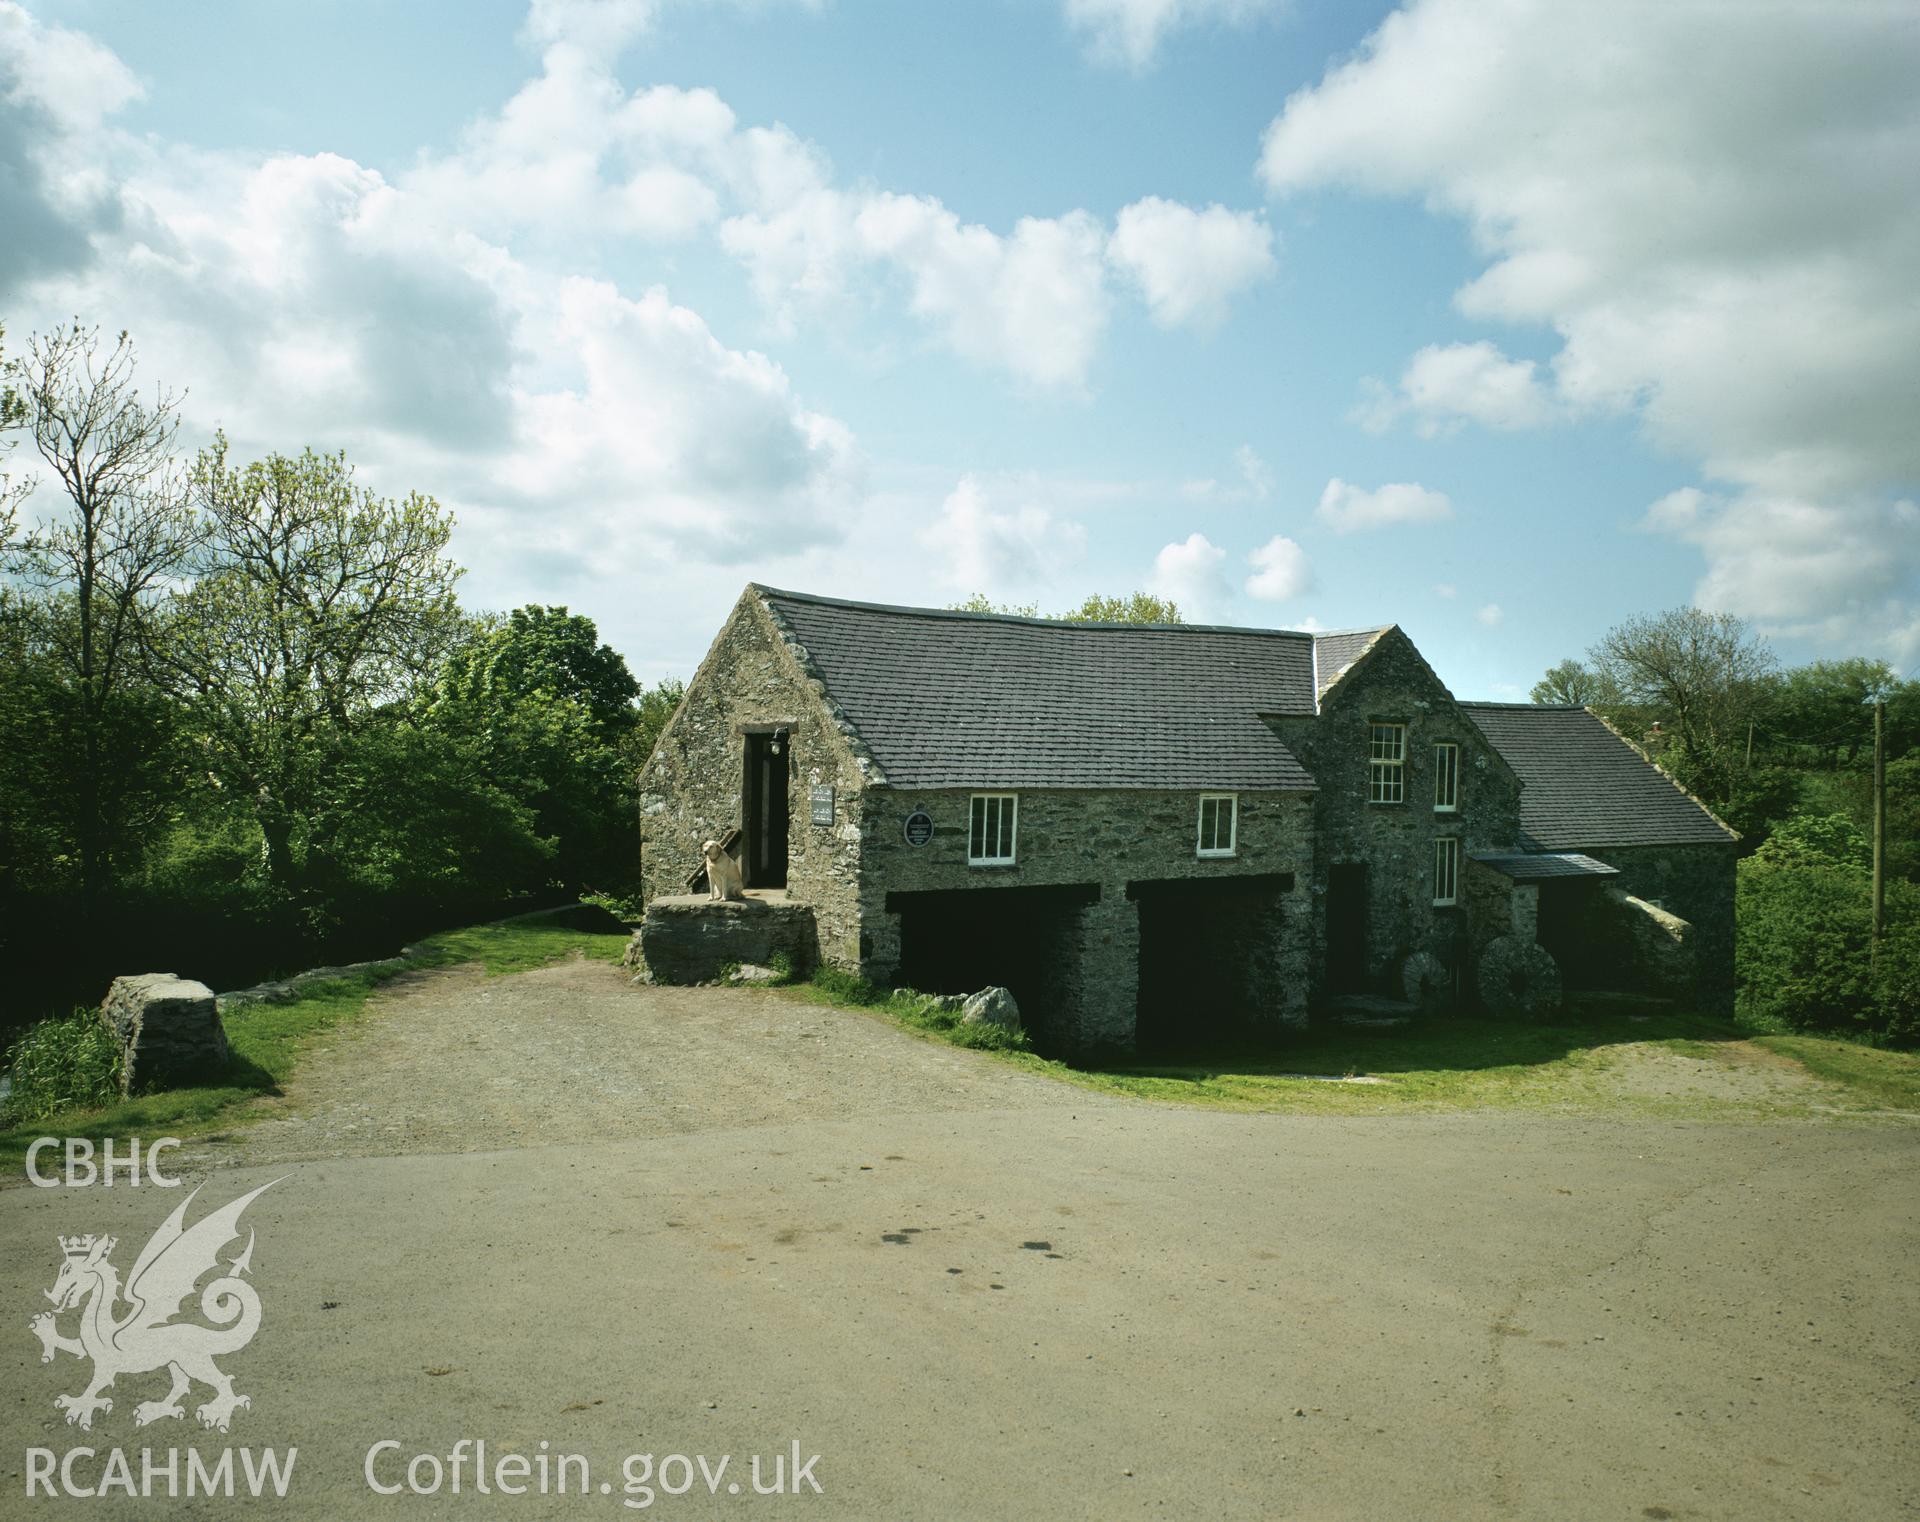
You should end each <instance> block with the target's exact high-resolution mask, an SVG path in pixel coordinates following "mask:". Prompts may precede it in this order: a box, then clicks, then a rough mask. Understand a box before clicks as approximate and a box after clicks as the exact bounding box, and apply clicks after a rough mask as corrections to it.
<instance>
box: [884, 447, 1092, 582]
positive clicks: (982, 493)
mask: <svg viewBox="0 0 1920 1522" xmlns="http://www.w3.org/2000/svg"><path fill="white" fill-rule="evenodd" d="M920 539H921V542H922V543H923V544H925V545H926V546H927V547H928V548H929V549H931V550H933V551H934V552H935V553H936V554H937V555H938V556H939V557H940V567H939V575H940V576H941V577H942V578H943V579H944V580H945V581H946V583H947V585H949V586H950V587H952V588H953V589H954V590H955V591H958V592H966V593H973V592H986V593H990V594H995V595H999V594H1004V593H1006V592H1008V591H1009V590H1013V589H1021V590H1024V589H1027V588H1031V587H1035V586H1039V585H1043V584H1045V583H1047V582H1049V581H1050V580H1051V579H1052V578H1053V577H1054V575H1055V574H1056V573H1057V572H1058V571H1059V570H1060V569H1061V568H1062V567H1063V566H1065V565H1068V564H1071V563H1072V562H1074V561H1076V560H1078V559H1079V558H1080V556H1081V555H1082V553H1083V552H1084V551H1085V549H1086V542H1087V535H1086V530H1085V529H1084V528H1083V527H1081V525H1080V524H1078V523H1076V522H1074V521H1073V520H1071V519H1066V518H1061V517H1059V516H1058V515H1057V514H1055V513H1054V512H1053V511H1052V509H1050V508H1046V507H1042V506H1039V505H1037V504H1034V503H1026V504H1022V505H1020V506H1017V507H1011V508H1001V507H996V506H994V505H993V502H992V500H991V498H990V496H989V493H988V490H987V488H986V487H985V486H984V485H983V484H982V483H981V482H980V481H979V480H978V479H977V478H976V477H974V476H965V477H962V479H961V481H960V483H959V484H958V485H957V486H955V487H954V489H953V490H952V491H951V492H950V493H948V495H947V498H946V500H945V501H944V502H942V503H941V504H940V512H939V514H938V516H937V517H936V518H935V519H934V521H933V522H932V523H931V524H929V525H928V526H927V528H926V529H925V530H923V531H922V533H921V535H920Z"/></svg>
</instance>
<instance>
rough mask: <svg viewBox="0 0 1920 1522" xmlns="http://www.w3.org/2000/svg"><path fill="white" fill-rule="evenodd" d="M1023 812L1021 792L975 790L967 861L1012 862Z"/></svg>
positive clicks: (989, 864) (984, 864)
mask: <svg viewBox="0 0 1920 1522" xmlns="http://www.w3.org/2000/svg"><path fill="white" fill-rule="evenodd" d="M1019 816H1020V797H1019V794H1017V793H975V794H974V795H973V808H972V812H971V817H970V819H969V821H968V825H967V865H968V866H970V867H1005V866H1011V865H1012V864H1013V859H1014V856H1013V852H1014V845H1015V836H1016V834H1017V832H1018V827H1019Z"/></svg>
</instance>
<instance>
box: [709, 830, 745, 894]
mask: <svg viewBox="0 0 1920 1522" xmlns="http://www.w3.org/2000/svg"><path fill="white" fill-rule="evenodd" d="M700 854H701V855H702V856H704V857H706V859H707V897H708V898H710V899H717V898H745V897H746V896H747V885H746V882H745V880H744V879H742V878H741V876H740V864H739V863H738V862H736V861H735V860H734V859H733V858H732V857H731V856H729V855H727V853H726V852H725V851H723V850H721V849H720V842H719V841H717V840H709V841H708V842H707V843H706V844H705V845H703V846H701V847H700Z"/></svg>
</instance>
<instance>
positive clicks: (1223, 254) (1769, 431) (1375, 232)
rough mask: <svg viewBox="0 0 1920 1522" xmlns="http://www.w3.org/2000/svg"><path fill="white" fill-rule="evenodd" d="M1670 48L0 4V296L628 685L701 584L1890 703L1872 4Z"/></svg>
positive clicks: (659, 653) (1199, 3) (1083, 14)
mask: <svg viewBox="0 0 1920 1522" xmlns="http://www.w3.org/2000/svg"><path fill="white" fill-rule="evenodd" d="M1903 10H1904V14H1903ZM1725 14H1726V13H1725V10H1724V8H1722V7H1718V6H1715V5H1712V4H1690V3H1686V0H1676V3H1672V4H1663V5H1659V6H1651V5H1650V6H1647V7H1644V8H1640V9H1635V8H1633V7H1622V6H1619V5H1618V4H1611V5H1598V4H1596V5H1584V4H1569V3H1555V4H1544V3H1529V0H1415V3H1413V4H1410V5H1409V6H1406V7H1404V8H1401V9H1398V10H1396V9H1394V8H1391V7H1385V6H1365V5H1348V4H1324V3H1323V4H1314V3H1308V0H1298V3H1295V4H1292V5H1283V4H1277V3H1270V0H980V3H968V4H962V3H956V4H952V5H941V6H934V5H917V4H915V5H901V4H898V3H883V0H820V3H814V4H808V3H802V0H740V3H733V0H535V3H534V4H533V5H531V7H529V6H528V5H526V4H508V3H496V0H460V3H447V4H440V5H432V4H417V5H410V6H405V7H396V6H390V5H386V4H376V3H371V0H368V3H358V0H354V3H349V0H309V3H307V4H303V5H299V6H295V5H292V4H282V3H274V4H264V3H258V0H255V3H247V4H240V3H228V4H214V3H201V4H196V5H195V6H192V7H163V6H154V5H152V4H150V3H148V0H39V3H35V4H32V5H29V6H27V7H25V8H22V7H20V6H17V5H14V4H12V3H10V0H0V227H3V226H4V224H5V223H11V224H12V228H13V232H12V234H11V235H8V234H6V233H5V232H4V231H0V320H4V321H5V323H6V326H7V329H8V336H9V338H8V341H9V345H10V346H14V345H17V343H18V342H19V340H20V339H22V338H23V337H24V336H25V334H26V333H27V332H29V331H31V330H33V329H35V328H38V327H45V326H46V325H48V324H49V323H51V322H54V321H57V320H59V318H60V317H61V316H63V315H65V314H68V313H73V312H78V313H79V314H81V315H82V316H83V317H84V318H86V319H88V320H90V321H97V322H99V323H100V324H101V325H102V326H103V327H105V328H108V329H110V330H111V329H118V328H121V327H125V328H128V329H130V330H132V332H133V334H134V337H135V339H136V341H137V342H138V343H139V345H140V350H141V356H142V366H143V371H144V373H145V374H146V375H148V376H149V377H151V378H153V379H156V380H158V379H164V380H166V381H168V382H170V383H173V384H177V385H183V386H185V387H187V388H189V397H188V404H187V412H188V422H189V431H190V432H191V433H193V434H194V435H195V436H196V437H201V436H204V435H205V434H206V433H208V432H209V431H210V430H211V429H212V428H214V427H216V426H220V427H224V428H226V429H227V431H228V432H229V433H230V434H231V435H232V436H233V438H234V440H235V443H236V446H237V447H238V448H239V449H241V450H242V451H243V452H245V451H264V450H267V449H273V448H281V449H297V448H299V447H301V446H304V445H307V444H313V445H315V446H318V447H325V448H344V449H346V450H347V451H348V453H349V455H350V456H351V457H352V458H353V459H354V460H355V461H356V462H357V463H358V464H359V466H360V469H361V471H362V473H363V475H364V476H365V477H366V478H367V479H369V480H370V481H372V482H373V483H374V484H376V485H377V486H379V487H380V488H381V489H382V490H389V491H393V492H401V491H405V490H408V489H416V488H417V489H420V490H423V491H427V492H431V493H433V494H434V495H436V496H438V497H439V498H440V499H441V500H442V501H444V502H446V503H447V504H448V505H450V506H452V507H453V508H454V509H455V510H456V511H457V513H458V514H459V518H460V524H461V527H460V531H459V536H458V539H457V541H456V549H457V552H458V554H459V556H460V558H461V559H462V561H463V563H465V564H467V565H468V566H470V567H471V574H470V578H469V581H468V583H467V593H466V595H467V599H468V601H469V602H470V603H473V604H476V605H483V606H498V607H504V606H511V605H513V604H516V603H520V602H525V601H531V600H540V601H556V602H565V603H567V604H569V605H571V606H572V607H574V608H576V609H578V610H580V611H584V612H586V613H588V614H590V615H591V616H592V617H594V618H595V619H596V620H598V621H599V623H600V625H601V627H602V630H603V633H604V635H605V636H606V637H607V638H608V639H610V640H611V641H612V642H613V643H614V644H615V645H616V646H617V647H618V648H620V649H621V650H622V651H623V652H624V653H625V654H626V655H627V657H628V659H629V661H630V662H631V663H632V664H633V665H634V667H635V669H636V670H637V671H640V672H641V673H643V674H644V675H647V676H649V677H652V676H657V675H661V674H667V673H678V674H685V673H687V672H689V671H690V670H691V668H692V666H693V665H694V664H695V663H696V662H697V660H698V658H699V656H700V655H701V653H702V652H703V651H704V648H705V645H706V642H707V640H708V638H710V636H711V634H712V632H713V631H714V629H716V628H717V627H718V624H719V622H720V619H721V617H722V616H723V615H724V612H725V609H726V607H727V605H728V604H729V602H730V601H731V599H732V597H733V596H734V595H735V594H736V593H737V592H738V589H739V587H740V585H741V584H742V583H743V582H745V581H746V580H748V579H750V578H753V579H760V580H765V581H770V582H773V583H775V584H781V585H789V586H798V587H802V588H806V589H810V590H815V591H821V592H828V593H834V594H839V595H845V596H854V597H870V598H879V599H885V600H891V601H901V602H921V603H936V604H937V603H945V602H950V601H954V600H956V599H958V598H960V597H963V596H965V595H966V594H967V593H969V592H972V591H975V590H983V591H986V592H988V593H989V594H990V595H992V596H994V597H996V598H1002V599H1007V600H1014V601H1020V602H1026V601H1034V600H1037V601H1039V602H1040V603H1041V604H1042V605H1043V606H1047V607H1055V606H1064V605H1066V604H1069V603H1073V602H1077V601H1078V600H1079V599H1080V598H1081V597H1082V596H1083V595H1085V593H1087V592H1088V591H1092V590H1101V591H1126V590H1129V589H1132V588H1134V587H1140V586H1148V587H1152V588H1154V589H1155V590H1159V591H1162V592H1165V593H1168V594H1170V595H1173V596H1175V597H1176V598H1178V599H1179V600H1180V601H1181V602H1182V604H1183V606H1185V607H1187V609H1188V610H1189V612H1190V614H1192V615H1195V616H1200V617H1205V618H1208V619H1212V620H1216V621H1222V622H1236V623H1245V624H1270V625H1280V626H1306V627H1315V626H1318V627H1328V628H1334V627H1344V626H1351V625H1358V624H1373V623H1378V622H1385V621H1397V622H1399V623H1401V624H1403V625H1404V626H1405V627H1406V628H1407V629H1408V630H1409V631H1410V632H1411V633H1412V634H1413V636H1414V638H1415V639H1416V640H1417V641H1418V642H1419V643H1420V644H1421V646H1422V648H1423V649H1425V650H1426V651H1427V652H1428V654H1429V656H1430V657H1431V658H1432V659H1433V660H1434V662H1435V664H1436V666H1437V667H1438V669H1439V670H1440V671H1441V673H1442V675H1443V676H1444V677H1445V678H1446V679H1447V680H1448V681H1449V683H1450V684H1451V685H1452V686H1453V687H1454V688H1455V690H1456V691H1458V692H1460V693H1461V694H1463V695H1471V696H1483V697H1512V696H1519V695H1522V694H1523V693H1524V691H1525V688H1526V687H1527V685H1528V684H1530V683H1531V682H1532V681H1533V680H1534V679H1535V678H1536V677H1537V676H1538V674H1539V672H1540V671H1541V669H1542V668H1543V667H1545V666H1546V665H1548V664H1550V663H1551V662H1552V661H1554V660H1557V659H1558V658H1560V657H1561V656H1564V655H1568V654H1575V653H1578V652H1579V651H1581V650H1582V649H1584V648H1585V647H1586V646H1587V645H1588V644H1589V643H1591V642H1592V641H1593V640H1594V639H1595V638H1596V637H1597V636H1598V635H1599V634H1600V633H1601V632H1602V631H1604V629H1605V628H1606V627H1607V626H1608V625H1609V624H1611V623H1613V622H1615V621H1617V620H1618V619H1619V618H1621V617H1623V616H1625V615H1626V614H1629V613H1633V612H1639V611H1645V610H1651V609H1656V608H1661V607H1667V606H1672V605H1675V604H1678V603H1682V602H1685V601H1688V600H1690V599H1693V600H1698V601H1700V602H1701V603H1702V604H1703V605H1706V606H1711V607H1716V608H1726V609H1728V610H1731V611H1734V612H1737V613H1740V614H1742V615H1743V616H1746V617H1749V618H1751V619H1753V620H1754V621H1755V622H1756V623H1758V624H1759V625H1760V626H1761V627H1763V628H1764V629H1766V630H1768V631H1769V632H1770V633H1771V634H1772V635H1773V637H1774V638H1775V640H1776V642H1777V643H1778V644H1779V646H1780V648H1781V650H1782V653H1783V654H1784V655H1786V656H1787V657H1788V658H1792V659H1801V658H1807V657H1810V656H1814V655H1821V654H1839V653H1854V652H1857V651H1867V652H1871V653H1876V654H1883V655H1886V656H1888V657H1890V658H1892V659H1894V660H1895V661H1896V662H1897V663H1899V664H1900V665H1901V666H1902V667H1903V668H1904V667H1907V666H1911V665H1913V664H1914V662H1915V661H1916V660H1920V510H1916V508H1915V506H1914V503H1913V498H1914V496H1915V495H1916V490H1917V488H1916V481H1917V480H1920V429H1916V428H1915V426H1914V419H1915V417H1916V416H1920V374H1917V373H1916V369H1917V367H1916V361H1915V359H1914V356H1915V354H1916V353H1920V306H1917V304H1916V301H1915V296H1914V292H1913V288H1912V271H1913V269H1915V268H1920V108H1917V107H1916V96H1915V92H1913V90H1912V89H1911V80H1912V78H1913V77H1915V74H1914V70H1915V66H1916V65H1920V27H1916V26H1915V25H1914V24H1913V21H1912V14H1911V11H1910V10H1909V9H1905V8H1903V7H1901V6H1898V5H1892V4H1889V5H1878V4H1875V3H1871V0H1867V3H1860V4H1855V5H1851V6H1843V7H1834V6H1821V5H1815V4H1811V3H1809V4H1806V5H1804V6H1795V5H1791V4H1787V5H1779V6H1774V7H1769V8H1765V9H1764V10H1762V11H1759V12H1755V13H1753V14H1752V15H1750V16H1749V17H1748V19H1747V20H1746V21H1744V22H1743V24H1742V27H1741V29H1740V30H1739V32H1738V33H1737V34H1731V33H1729V32H1728V30H1727V28H1726V27H1725V25H1724V20H1725ZM14 463H15V464H16V466H17V465H18V464H19V463H20V457H19V456H18V455H16V456H15V462H14Z"/></svg>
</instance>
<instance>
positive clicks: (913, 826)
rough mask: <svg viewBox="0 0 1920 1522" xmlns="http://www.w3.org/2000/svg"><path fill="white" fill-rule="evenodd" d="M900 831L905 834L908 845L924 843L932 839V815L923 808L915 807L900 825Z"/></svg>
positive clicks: (921, 844)
mask: <svg viewBox="0 0 1920 1522" xmlns="http://www.w3.org/2000/svg"><path fill="white" fill-rule="evenodd" d="M900 833H901V834H903V835H905V836H906V838H907V844H908V845H910V846H923V845H925V844H926V843H927V842H928V841H929V840H932V839H933V815H931V814H929V813H928V812H927V811H926V810H925V809H915V810H914V811H913V812H912V813H911V814H909V815H907V820H906V823H905V824H904V825H902V826H901V830H900Z"/></svg>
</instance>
